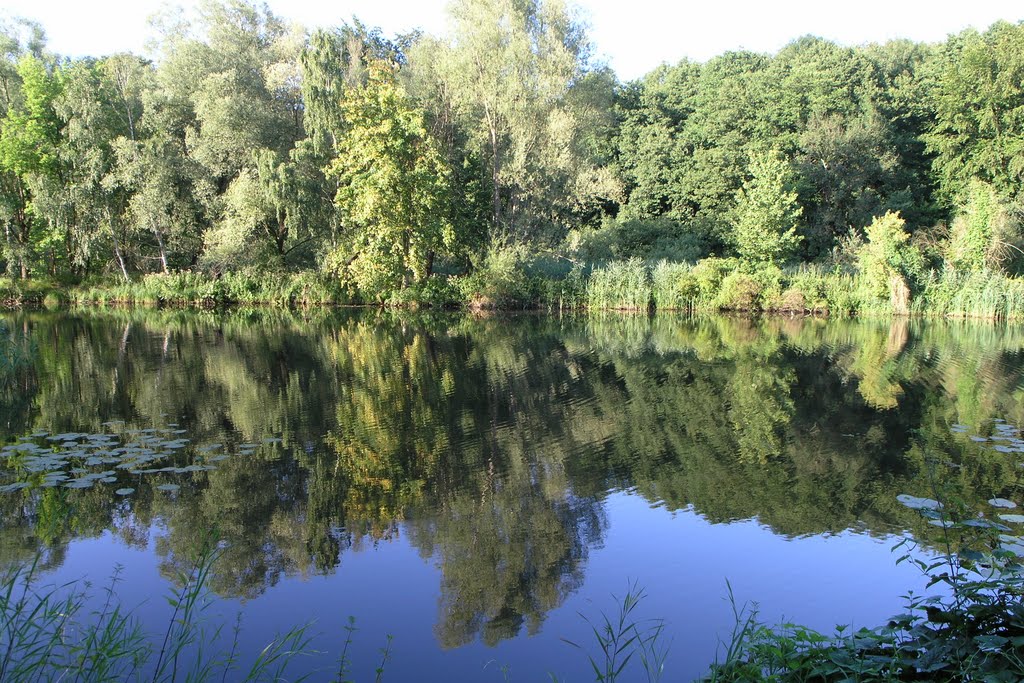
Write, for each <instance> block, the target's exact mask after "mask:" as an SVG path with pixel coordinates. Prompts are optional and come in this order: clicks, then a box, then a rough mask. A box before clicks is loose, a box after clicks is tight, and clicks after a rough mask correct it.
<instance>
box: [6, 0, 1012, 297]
mask: <svg viewBox="0 0 1024 683" xmlns="http://www.w3.org/2000/svg"><path fill="white" fill-rule="evenodd" d="M153 23H154V34H155V35H156V36H157V38H156V39H155V40H154V41H153V43H152V45H151V47H150V48H149V50H148V51H147V55H146V56H139V55H133V54H114V55H109V56H104V57H96V58H92V57H90V58H83V59H69V58H66V57H61V56H60V55H56V54H53V53H52V52H50V51H49V50H48V49H47V47H46V41H45V34H44V31H43V29H42V27H40V26H38V25H37V24H34V23H32V22H30V21H23V20H17V21H12V22H8V23H7V24H6V25H3V26H0V53H2V58H0V112H2V117H3V118H2V119H0V222H2V224H3V229H4V238H3V242H2V244H0V267H2V268H3V269H4V270H5V271H6V274H7V276H8V280H7V284H6V285H5V287H8V288H11V287H14V288H17V287H24V286H26V283H27V282H31V281H41V280H45V281H48V282H51V283H57V284H56V286H59V287H60V288H61V291H65V292H68V291H71V289H70V288H71V287H72V286H75V287H78V288H79V291H86V289H83V287H84V288H88V287H93V286H95V285H97V283H101V284H100V289H101V290H102V289H103V288H104V287H106V288H107V290H106V291H110V288H111V287H120V288H121V289H120V290H117V291H119V292H120V294H119V296H121V297H122V298H129V299H130V298H133V297H134V298H137V299H145V298H146V297H147V294H146V292H149V293H150V295H152V296H153V298H155V299H161V300H163V299H168V298H174V291H175V288H177V291H178V292H179V293H181V292H184V291H185V290H186V289H188V288H190V287H192V288H195V289H197V290H202V291H201V292H200V293H199V294H195V295H194V296H196V297H198V298H207V297H210V298H217V297H218V296H219V297H221V298H227V299H234V300H244V299H245V298H246V294H247V293H248V296H250V298H260V296H263V297H264V298H267V297H266V296H265V294H261V293H260V292H262V291H264V290H260V287H263V288H265V287H266V286H267V283H268V282H270V283H277V284H280V283H281V282H291V281H295V279H296V278H299V281H300V282H301V283H305V284H304V285H302V287H304V288H305V289H304V291H305V292H306V293H305V294H294V293H292V294H288V295H287V296H288V298H289V299H290V300H292V301H294V300H295V299H302V300H310V299H317V298H318V297H317V296H314V295H310V294H309V289H310V288H312V287H314V286H321V287H326V288H327V289H326V290H325V292H326V293H323V294H322V295H319V299H322V300H335V301H340V300H346V301H361V302H364V303H375V302H392V303H409V302H421V303H434V304H441V303H452V302H464V303H473V304H477V305H482V306H491V305H493V306H522V305H530V304H536V303H547V304H549V305H552V304H557V305H565V304H570V305H578V304H580V303H587V304H589V305H591V306H601V307H608V308H643V307H646V306H650V305H652V304H654V305H657V306H659V307H666V308H701V307H704V308H733V309H757V308H761V309H782V310H797V309H801V310H831V311H834V312H851V311H869V310H872V309H875V308H881V309H885V310H895V311H896V312H911V311H912V310H917V311H926V310H927V311H932V312H938V313H945V314H965V315H966V314H983V315H993V316H1005V317H1014V316H1017V315H1022V314H1024V287H1022V286H1020V282H1019V281H1018V280H1017V279H1016V277H1015V276H1016V275H1017V274H1018V272H1019V270H1021V268H1022V266H1024V259H1022V258H1021V256H1022V254H1024V252H1022V247H1024V238H1022V230H1021V211H1022V208H1024V182H1022V181H1024V86H1022V81H1024V23H1017V24H1012V23H1005V22H1001V23H997V24H994V25H993V26H991V27H990V28H988V29H987V30H985V31H984V32H979V31H976V30H973V29H970V30H965V31H963V32H961V33H959V34H956V35H952V36H950V37H949V38H948V39H947V40H946V41H945V42H943V43H940V44H919V43H913V42H910V41H893V42H889V43H886V44H884V45H865V46H861V47H845V46H840V45H837V44H834V43H832V42H829V41H826V40H823V39H820V38H815V37H812V36H806V37H802V38H799V39H796V40H794V41H793V42H792V43H790V44H789V45H787V46H786V47H784V48H783V49H782V50H780V51H779V52H778V53H776V54H774V55H768V54H759V53H752V52H744V51H737V52H729V53H726V54H724V55H721V56H719V57H715V58H713V59H711V60H709V61H707V62H705V63H697V62H691V61H683V62H681V63H679V64H676V65H674V66H668V65H663V66H661V67H659V68H657V69H655V70H654V71H652V72H651V73H649V74H647V75H646V76H644V77H643V78H641V79H639V80H637V81H635V82H630V83H620V82H619V81H618V80H617V78H616V76H615V74H614V73H612V72H611V71H610V69H608V68H607V67H606V66H605V65H603V64H601V63H600V62H599V61H598V60H596V59H595V58H594V57H593V46H592V44H591V43H590V41H589V39H588V37H587V33H586V27H585V25H584V24H583V23H582V22H581V21H580V20H579V18H578V16H577V14H576V13H575V12H574V10H573V9H572V8H571V7H567V6H566V5H564V4H563V3H562V2H560V0H455V2H454V3H453V4H452V5H451V7H450V25H449V32H448V34H447V35H446V36H445V37H436V36H432V35H427V34H424V33H419V32H417V33H412V34H409V35H402V36H396V37H391V38H389V37H386V36H384V35H382V33H381V32H380V31H379V30H376V29H372V28H370V27H367V26H364V25H363V24H361V23H360V22H359V21H358V20H355V19H353V20H352V21H351V22H349V23H344V24H342V25H340V26H337V27H333V28H319V29H315V30H309V29H306V28H304V27H301V26H298V25H295V24H292V23H289V22H288V21H286V20H285V19H283V18H280V17H277V16H274V15H273V14H272V13H271V12H270V11H269V10H268V9H267V8H266V6H259V5H253V4H248V3H246V2H244V1H242V0H227V1H226V2H212V1H211V2H207V3H205V4H203V5H202V6H201V8H200V9H199V10H198V11H197V12H196V13H195V15H194V16H188V15H185V14H183V13H181V12H174V11H171V10H167V11H165V12H164V13H163V14H161V15H159V16H158V17H156V18H155V19H154V20H153ZM289 278H290V279H289ZM118 281H120V282H121V283H123V284H121V285H117V284H116V283H117V282H118ZM19 283H21V284H19ZM197 283H199V284H197ZM324 283H327V284H324ZM203 287H206V288H207V289H205V290H204V289H202V288H203ZM257 290H259V291H257ZM96 291H97V290H95V289H88V290H87V292H88V293H86V294H83V295H80V296H82V297H83V298H90V297H92V298H102V297H103V296H104V295H102V294H96ZM168 291H169V292H170V293H168ZM189 291H192V290H191V289H190V290H189ZM140 292H141V293H140ZM153 292H157V293H156V294H153ZM202 292H207V294H203V293H202ZM210 292H213V294H210ZM225 292H227V293H225ZM190 296H193V295H192V294H188V295H186V294H182V298H189V297H190Z"/></svg>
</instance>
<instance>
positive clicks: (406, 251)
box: [329, 63, 456, 302]
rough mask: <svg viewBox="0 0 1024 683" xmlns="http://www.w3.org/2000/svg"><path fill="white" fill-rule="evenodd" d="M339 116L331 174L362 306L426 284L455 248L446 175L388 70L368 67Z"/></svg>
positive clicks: (419, 116) (412, 108) (431, 142)
mask: <svg viewBox="0 0 1024 683" xmlns="http://www.w3.org/2000/svg"><path fill="white" fill-rule="evenodd" d="M343 114H344V116H345V120H346V121H347V123H348V126H347V127H346V128H345V131H344V133H343V134H342V136H341V138H340V139H339V140H338V143H337V144H338V149H339V155H338V157H337V158H336V159H335V160H334V162H333V164H332V166H331V169H330V171H329V173H330V175H331V176H332V177H334V178H335V179H337V182H338V193H337V195H336V197H335V203H336V204H337V206H338V209H339V211H340V213H341V216H342V221H343V223H344V224H345V225H346V227H347V228H348V230H349V231H350V232H351V234H350V235H349V240H350V242H349V243H348V244H347V245H346V246H345V247H344V253H345V257H346V258H347V263H348V266H347V267H348V270H350V271H351V277H352V279H353V281H354V282H355V284H356V286H357V287H358V288H359V291H360V294H361V296H362V297H363V299H364V300H365V301H367V302H370V301H374V300H386V299H387V298H389V297H390V296H391V295H392V294H393V293H394V292H397V291H398V290H401V289H404V288H406V287H408V286H409V285H411V284H412V283H413V282H415V281H423V280H426V278H427V277H429V276H430V274H431V271H432V268H433V262H434V259H435V257H437V256H438V255H440V254H444V253H446V252H450V251H451V250H452V249H453V248H454V245H455V240H456V236H455V234H454V230H453V226H452V225H451V223H450V222H449V221H448V217H447V214H446V212H445V207H446V205H447V202H448V198H449V195H450V193H451V186H450V178H451V175H450V172H449V170H448V167H447V166H446V164H445V161H444V159H443V158H442V157H441V154H440V151H439V148H438V146H437V144H436V143H435V141H434V139H433V137H432V136H431V134H430V133H429V131H428V130H427V128H426V121H425V118H424V114H423V112H422V110H420V109H418V108H416V107H415V105H414V104H413V103H412V101H411V100H410V99H409V97H408V96H407V95H406V94H405V92H404V90H403V89H402V88H401V86H400V85H399V84H398V81H397V78H396V76H395V73H394V70H393V69H392V68H391V67H389V66H387V65H385V64H380V63H377V64H373V65H371V67H370V72H369V75H368V77H367V80H366V83H365V85H363V86H361V87H359V88H357V89H354V90H349V91H348V92H347V95H346V104H345V107H344V109H343Z"/></svg>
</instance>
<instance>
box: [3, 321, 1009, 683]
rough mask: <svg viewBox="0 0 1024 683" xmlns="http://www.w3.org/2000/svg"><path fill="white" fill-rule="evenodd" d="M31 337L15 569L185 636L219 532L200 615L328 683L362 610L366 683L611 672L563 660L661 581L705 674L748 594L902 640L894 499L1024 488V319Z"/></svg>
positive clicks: (21, 341)
mask: <svg viewBox="0 0 1024 683" xmlns="http://www.w3.org/2000/svg"><path fill="white" fill-rule="evenodd" d="M3 344H4V346H3V358H4V362H3V363H2V365H0V443H2V444H6V446H5V447H4V449H3V451H2V452H0V487H2V488H0V491H2V492H0V563H3V564H6V565H11V564H13V565H25V564H27V563H30V562H32V561H33V559H34V558H38V559H39V562H40V566H41V567H42V571H43V579H44V580H45V581H46V582H50V583H53V584H57V585H60V584H63V583H65V582H67V581H72V580H84V581H89V582H91V583H92V585H94V586H97V587H98V586H102V585H104V584H105V582H107V580H108V579H109V577H110V576H111V575H112V573H113V571H114V568H115V566H118V567H120V568H121V569H120V574H119V577H120V578H119V582H118V584H117V594H118V596H119V597H120V599H121V602H122V603H123V604H124V605H126V606H128V607H131V608H133V609H134V610H135V614H136V615H137V617H138V618H139V619H140V620H141V621H142V622H143V624H144V625H145V626H146V627H147V630H150V631H151V632H153V633H158V634H160V635H161V636H162V633H163V630H162V629H163V628H164V626H165V625H166V623H167V620H168V618H169V617H170V608H169V606H168V604H167V602H166V601H165V600H164V599H163V596H165V595H168V594H171V593H173V592H174V590H175V589H176V587H177V586H178V585H179V578H178V576H179V574H180V573H181V572H183V571H184V572H187V571H188V570H189V568H190V567H191V562H192V558H193V557H194V556H195V553H196V551H197V549H198V548H200V547H201V546H202V544H203V543H204V541H205V540H207V539H208V538H209V537H210V533H211V531H214V532H215V533H216V535H217V538H218V539H219V544H220V547H221V551H220V552H221V554H220V556H219V558H218V560H217V562H216V564H215V565H214V568H213V572H212V575H211V577H210V581H209V584H208V585H209V588H210V589H211V590H212V592H213V594H214V595H215V596H217V597H218V598H220V599H218V600H216V601H215V602H213V603H212V604H211V605H210V606H209V607H208V608H207V611H206V612H205V618H207V619H208V620H209V621H210V622H211V623H212V624H214V625H216V624H221V623H223V624H225V630H224V631H223V632H222V639H224V640H225V641H228V640H229V636H230V630H231V626H232V625H233V624H234V623H235V618H236V615H237V614H239V613H241V614H242V622H241V623H242V630H241V640H240V643H241V649H242V651H243V655H248V656H254V655H255V654H256V653H258V652H259V650H260V649H261V648H262V647H263V645H265V644H266V643H267V642H268V641H269V640H270V639H271V638H273V636H274V634H275V633H279V632H282V631H284V630H286V629H288V628H289V627H291V626H293V625H297V624H304V623H308V622H312V626H311V633H313V634H315V638H314V640H313V642H312V647H313V648H315V649H316V650H317V651H318V652H319V653H320V654H317V655H310V656H308V657H304V658H302V659H301V660H300V661H299V664H300V668H302V669H303V670H307V671H316V672H317V673H316V675H315V676H314V680H321V679H329V678H330V675H331V674H332V673H333V671H334V670H335V669H336V665H335V662H336V660H337V656H338V652H339V650H340V647H341V643H342V641H343V640H344V638H345V633H346V632H345V630H344V627H345V625H346V624H347V623H348V618H349V617H354V618H355V624H356V626H357V628H358V631H356V632H355V634H354V637H353V646H352V647H353V651H352V654H353V657H352V659H353V673H354V676H355V678H356V680H372V679H373V669H374V668H375V667H376V666H377V664H378V663H379V660H380V653H379V649H380V648H381V647H383V646H384V644H385V642H386V636H387V635H391V636H392V637H393V638H392V658H391V660H390V661H389V662H388V664H387V665H386V674H385V679H386V680H420V681H423V680H446V681H455V680H460V681H461V680H493V681H501V680H504V676H505V673H507V674H508V676H509V677H510V678H511V680H548V675H547V674H548V672H551V673H554V674H557V675H558V676H559V679H560V680H575V681H580V680H592V678H593V674H592V671H591V668H590V664H589V662H588V661H587V656H586V653H585V651H583V650H580V649H577V648H574V647H572V646H571V645H569V644H567V643H566V642H565V641H567V640H568V641H572V642H575V643H578V644H580V645H581V646H583V648H584V650H589V651H591V652H594V651H596V643H594V642H593V636H592V635H591V633H590V626H589V625H588V624H587V622H586V621H585V619H584V617H587V618H590V619H591V620H598V619H600V615H601V613H602V612H605V613H609V614H611V613H612V612H614V610H615V609H616V602H615V599H614V598H613V597H612V596H613V595H615V596H619V597H621V596H622V595H623V594H624V593H625V592H626V590H627V589H628V588H629V586H630V585H631V583H634V582H635V583H636V584H637V585H639V586H642V587H643V588H644V589H645V590H646V593H647V598H646V599H645V600H644V601H643V602H642V603H641V606H640V608H639V616H640V617H641V618H651V619H654V618H659V619H664V620H665V625H666V634H667V637H668V638H670V639H671V654H670V655H669V659H668V661H667V664H666V670H667V672H668V677H669V678H670V679H671V680H689V679H691V678H693V677H695V676H698V675H700V674H701V673H702V672H703V671H705V670H706V668H707V666H708V665H709V664H710V663H711V661H712V660H713V659H714V657H715V652H716V647H717V646H718V645H719V640H720V639H723V638H726V637H727V636H728V633H729V631H730V630H731V628H732V625H733V616H732V607H731V606H730V604H729V602H728V600H727V595H728V588H727V581H728V585H731V587H732V591H733V592H734V594H735V597H736V599H737V600H738V601H740V602H741V603H742V602H746V601H757V602H758V604H759V609H760V615H761V618H762V619H764V620H766V621H769V622H774V621H778V620H782V619H785V620H790V621H794V622H800V623H804V624H807V625H809V626H811V627H815V628H818V629H822V630H825V631H828V632H831V630H832V629H833V627H835V626H836V625H838V624H851V625H854V626H858V627H859V626H874V625H878V624H881V623H882V622H884V621H885V619H886V618H887V617H888V616H890V615H893V614H896V613H898V612H900V611H901V609H902V607H903V599H902V597H901V596H903V595H905V594H906V593H907V592H908V591H910V590H914V591H915V592H919V593H920V592H924V589H925V583H926V580H925V578H924V577H922V576H921V575H920V574H919V573H918V571H917V570H916V569H915V568H914V567H912V566H911V565H909V564H907V563H905V564H900V565H897V564H896V561H895V560H896V557H897V554H894V553H893V552H892V550H891V549H892V547H893V546H894V545H895V544H896V543H897V542H898V541H899V540H900V538H902V537H903V536H905V535H906V534H908V533H909V534H912V535H913V536H914V537H915V538H917V539H918V540H920V541H921V542H922V544H923V548H922V549H921V550H920V551H919V552H922V553H927V552H928V550H927V548H928V545H929V544H930V543H932V542H933V541H934V540H935V538H936V535H935V534H936V533H937V532H938V531H939V530H936V529H935V528H934V527H928V526H927V525H926V524H925V523H924V521H923V520H922V519H921V518H920V517H919V516H918V515H917V514H916V513H915V512H914V511H913V510H908V509H907V508H905V507H904V506H902V505H900V504H899V503H898V502H897V500H896V496H897V495H899V494H904V493H905V494H911V495H915V496H934V495H935V492H936V490H937V489H939V488H941V489H942V490H943V491H944V492H946V493H951V494H954V495H956V496H958V497H959V498H961V499H963V500H965V501H968V502H972V501H979V502H980V501H984V500H986V499H988V498H992V497H993V496H1011V497H1012V496H1017V494H1019V491H1020V488H1019V487H1020V475H1021V470H1020V468H1018V467H1017V464H1016V463H1017V461H1016V459H1015V458H1016V453H1017V449H1018V443H1019V442H1016V441H1014V440H1013V438H1011V437H1015V436H1016V435H1017V432H1016V430H1015V428H1013V425H1018V424H1022V423H1024V422H1022V420H1024V414H1022V413H1024V403H1022V399H1024V393H1022V389H1024V328H1018V327H1013V326H1001V325H999V326H997V325H989V324H980V323H934V322H932V323H925V322H919V321H908V320H896V321H835V320H818V319H784V318H774V319H765V320H760V321H752V320H747V319H737V318H703V319H701V318H698V319H690V318H684V317H675V316H671V315H658V316H655V317H647V316H617V315H608V316H591V317H586V316H582V317H556V316H544V315H518V316H494V317H474V316H470V315H465V314H426V315H414V314H397V313H390V312H380V311H376V310H362V311H359V310H356V311H331V312H310V313H307V314H305V315H301V314H300V315H292V314H282V313H275V312H270V311H257V312H241V311H236V312H231V313H225V314H216V313H196V312H177V311H109V312H93V313H82V314H42V313H39V314H36V313H26V314H10V315H7V316H6V317H5V318H4V328H3ZM1003 421H1005V422H1003ZM1008 425H1009V426H1008ZM937 463H938V464H937ZM950 472H953V473H954V474H953V475H950ZM1018 497H1019V496H1018ZM581 615H582V616H581ZM227 645H228V646H229V645H230V643H229V642H227Z"/></svg>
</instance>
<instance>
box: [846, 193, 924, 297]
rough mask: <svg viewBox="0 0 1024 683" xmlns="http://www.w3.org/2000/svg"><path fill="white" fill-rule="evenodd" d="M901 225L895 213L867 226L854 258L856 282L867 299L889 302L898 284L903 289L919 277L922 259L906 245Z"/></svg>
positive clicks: (905, 235) (877, 219)
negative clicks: (865, 235) (864, 241)
mask: <svg viewBox="0 0 1024 683" xmlns="http://www.w3.org/2000/svg"><path fill="white" fill-rule="evenodd" d="M904 225H905V224H904V221H903V219H902V218H900V216H899V214H897V213H893V212H891V211H890V212H889V213H886V214H885V215H884V216H881V217H879V218H876V219H875V220H873V221H872V222H871V225H869V226H868V227H867V229H866V231H865V232H866V234H867V242H866V243H865V244H864V246H862V247H861V250H860V252H859V253H858V255H857V258H858V267H859V270H860V282H861V285H862V287H863V288H864V289H865V292H866V295H867V296H868V297H871V298H874V299H884V300H889V299H890V297H892V296H895V295H896V294H897V289H898V287H899V286H900V285H901V284H902V286H903V287H906V286H908V284H909V283H910V282H914V281H915V280H916V279H917V278H918V277H920V275H921V271H922V270H923V267H924V263H923V259H922V258H921V254H920V252H919V251H918V250H917V249H916V248H915V247H914V246H913V245H911V244H910V235H909V234H907V232H906V230H904Z"/></svg>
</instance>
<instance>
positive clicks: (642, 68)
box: [0, 0, 1024, 80]
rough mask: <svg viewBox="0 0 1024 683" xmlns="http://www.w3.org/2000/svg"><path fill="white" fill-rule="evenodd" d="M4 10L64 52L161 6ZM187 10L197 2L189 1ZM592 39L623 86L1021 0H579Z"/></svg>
mask: <svg viewBox="0 0 1024 683" xmlns="http://www.w3.org/2000/svg"><path fill="white" fill-rule="evenodd" d="M3 4H4V7H3V9H2V10H0V14H2V13H6V14H8V15H13V16H24V17H28V18H32V19H35V20H37V21H40V22H41V23H42V24H43V26H44V27H45V28H46V30H47V33H48V34H49V37H50V46H51V48H52V49H54V50H55V51H57V52H60V53H62V54H67V55H72V56H79V55H85V54H91V55H102V54H108V53H111V52H117V51H122V50H131V51H135V52H141V51H142V50H143V45H144V43H145V39H146V35H147V28H146V20H147V17H148V16H149V15H151V14H152V13H153V12H155V11H156V10H157V9H159V8H160V7H161V6H162V5H163V4H164V3H163V2H162V1H161V0H100V1H99V2H90V3H87V2H81V0H74V1H70V2H69V1H66V0H65V1H57V0H5V2H4V3H3ZM175 4H183V5H185V6H186V7H187V6H190V5H192V4H194V0H189V1H186V2H182V3H175ZM268 4H269V5H270V8H271V9H272V10H273V11H274V12H275V13H277V14H279V15H281V16H283V17H285V18H288V19H292V20H295V21H298V22H300V23H303V24H306V25H308V26H323V25H333V24H337V23H339V22H340V21H341V20H343V19H347V18H349V17H351V16H353V15H355V16H357V17H359V18H360V19H361V20H362V21H363V22H364V23H367V24H370V25H377V26H380V27H381V28H383V29H384V31H385V33H387V34H393V33H396V32H401V31H407V30H410V29H413V28H423V29H424V30H426V31H428V32H430V33H435V34H441V33H443V32H444V30H445V7H446V5H447V0H340V1H335V2H328V1H325V0H269V2H268ZM575 4H576V5H577V6H578V7H579V9H580V11H581V12H582V15H583V17H584V18H585V19H586V20H587V22H588V23H589V24H590V27H591V31H590V35H591V37H592V39H593V40H594V43H595V44H596V48H597V53H598V55H599V56H602V57H603V58H604V59H605V60H606V61H607V62H608V63H609V64H610V65H611V66H612V68H614V69H615V71H616V72H617V73H618V74H619V77H620V78H622V79H623V80H629V79H632V78H636V77H638V76H640V75H642V74H644V73H646V72H647V71H649V70H650V69H652V68H654V67H655V66H657V65H658V64H660V63H662V62H669V63H675V62H677V61H679V60H680V59H682V58H684V57H688V58H690V59H695V60H698V61H704V60H706V59H708V58H710V57H713V56H715V55H717V54H721V53H722V52H725V51H726V50H734V49H738V48H746V49H750V50H757V51H765V52H772V51H775V50H777V49H778V48H780V47H782V46H783V45H785V44H786V43H788V42H789V41H790V40H792V39H793V38H796V37H799V36H801V35H805V34H808V33H810V34H815V35H820V36H823V37H825V38H829V39H832V40H835V41H838V42H840V43H843V44H847V45H858V44H862V43H869V42H882V41H885V40H888V39H890V38H911V39H913V40H923V41H937V40H942V39H943V38H945V37H946V36H947V35H948V34H949V33H951V32H955V31H958V30H960V29H961V28H965V27H967V26H974V27H976V28H981V29H984V28H986V27H988V26H989V25H990V24H991V23H992V22H993V21H996V20H997V19H1006V20H1009V21H1014V22H1016V21H1020V20H1021V19H1024V6H1022V4H1021V3H1020V2H1019V0H1016V1H1013V2H1011V1H1010V0H974V1H973V2H968V3H962V2H961V3H950V5H948V6H945V4H944V3H941V2H934V0H933V1H931V2H920V1H917V0H914V1H910V2H906V1H901V0H857V1H856V2H827V1H824V0H778V1H776V2H766V1H765V0H731V1H722V0H717V1H716V0H704V1H702V2H693V1H692V0H676V1H674V2H669V1H666V0H578V1H577V2H576V3H575Z"/></svg>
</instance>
